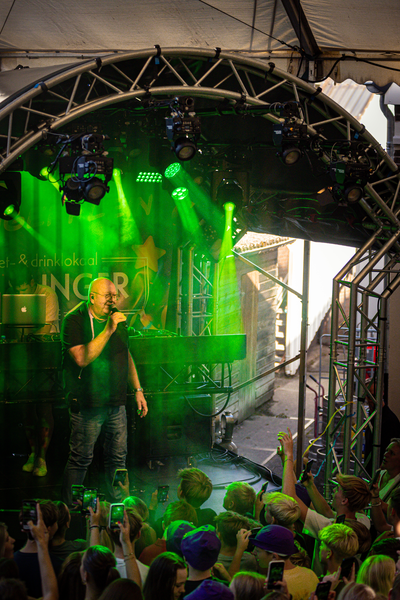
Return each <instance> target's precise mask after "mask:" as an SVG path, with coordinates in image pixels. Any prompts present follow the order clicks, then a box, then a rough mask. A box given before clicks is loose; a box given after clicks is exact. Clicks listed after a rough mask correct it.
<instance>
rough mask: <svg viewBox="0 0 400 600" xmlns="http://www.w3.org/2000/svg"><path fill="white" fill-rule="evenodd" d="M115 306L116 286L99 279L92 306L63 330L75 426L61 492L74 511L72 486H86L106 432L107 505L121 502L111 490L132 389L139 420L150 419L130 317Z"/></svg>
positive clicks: (120, 463)
mask: <svg viewBox="0 0 400 600" xmlns="http://www.w3.org/2000/svg"><path fill="white" fill-rule="evenodd" d="M116 302H117V292H116V288H115V285H114V284H113V282H112V281H110V280H109V279H105V278H99V279H95V280H94V281H92V283H91V285H90V287H89V294H88V300H87V303H81V304H79V305H78V306H77V307H76V308H75V309H74V310H73V311H71V312H70V313H68V314H67V315H66V316H65V319H64V321H63V323H62V327H61V341H62V351H63V375H64V388H65V391H66V395H67V399H68V403H69V411H70V421H71V437H70V453H69V457H68V462H67V465H66V467H65V472H64V482H63V490H62V495H63V500H64V502H66V504H68V506H71V505H72V495H71V486H72V485H82V484H83V482H84V479H85V475H86V471H87V469H88V467H89V465H90V464H91V462H92V459H93V448H94V445H95V443H96V440H97V438H98V436H99V434H100V430H101V428H102V427H103V430H104V433H105V440H104V447H103V450H104V463H105V475H106V486H107V493H108V496H109V498H108V499H109V500H112V501H114V502H115V501H117V502H118V501H121V499H120V489H119V488H115V487H113V486H112V480H113V476H114V472H115V469H121V468H125V462H126V454H127V424H126V410H125V405H126V396H127V388H128V384H129V385H130V387H131V388H133V390H134V393H135V400H136V403H137V408H138V412H139V414H140V415H141V417H145V416H146V414H147V403H146V400H145V397H144V395H143V390H142V388H141V386H140V381H139V377H138V373H137V370H136V367H135V363H134V362H133V359H132V356H131V354H130V352H129V337H128V331H127V328H126V326H125V321H126V317H125V315H124V314H123V313H121V312H119V311H118V310H115V309H116ZM114 311H115V312H114ZM120 323H122V325H119V324H120Z"/></svg>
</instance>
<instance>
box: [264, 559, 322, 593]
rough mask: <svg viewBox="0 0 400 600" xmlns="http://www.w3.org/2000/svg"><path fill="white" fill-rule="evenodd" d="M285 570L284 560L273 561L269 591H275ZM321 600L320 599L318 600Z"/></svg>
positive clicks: (270, 566)
mask: <svg viewBox="0 0 400 600" xmlns="http://www.w3.org/2000/svg"><path fill="white" fill-rule="evenodd" d="M284 568H285V561H284V560H272V561H271V562H270V563H269V565H268V585H267V589H269V590H273V589H274V588H275V584H276V582H277V581H282V579H283V570H284ZM318 600H319V599H318Z"/></svg>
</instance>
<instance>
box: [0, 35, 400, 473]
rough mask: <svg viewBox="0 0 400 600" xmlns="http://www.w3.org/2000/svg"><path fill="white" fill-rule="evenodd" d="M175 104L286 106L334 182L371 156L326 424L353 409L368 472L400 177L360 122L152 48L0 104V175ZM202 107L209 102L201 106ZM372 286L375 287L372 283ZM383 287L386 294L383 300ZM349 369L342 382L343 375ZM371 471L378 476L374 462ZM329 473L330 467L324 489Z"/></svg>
mask: <svg viewBox="0 0 400 600" xmlns="http://www.w3.org/2000/svg"><path fill="white" fill-rule="evenodd" d="M176 96H177V97H181V96H190V97H193V98H195V99H196V102H197V100H199V103H198V105H197V104H196V113H197V114H198V115H199V116H200V117H201V119H202V122H203V120H204V121H206V118H207V116H214V117H215V116H218V115H220V114H233V115H237V116H238V117H241V116H245V115H256V116H261V117H263V118H264V119H266V120H268V121H270V122H271V123H272V124H275V125H279V124H284V123H287V117H286V116H285V115H284V114H283V113H284V105H285V103H294V104H295V105H296V107H297V110H296V115H294V116H293V115H292V116H291V118H290V123H291V125H293V127H298V126H300V125H301V127H302V135H303V136H304V138H306V141H307V144H308V151H309V153H310V155H311V154H312V155H313V157H314V158H315V160H316V161H317V162H319V163H320V165H321V168H323V169H324V172H327V167H328V166H329V165H330V164H332V161H333V159H335V158H336V160H337V155H338V153H337V148H338V146H340V144H341V143H343V142H346V141H348V142H349V143H353V142H357V141H359V142H360V144H362V145H363V147H364V148H365V149H366V150H367V151H368V152H369V151H371V152H370V153H369V176H368V183H367V184H366V185H365V187H364V194H365V195H364V198H363V199H362V200H361V201H360V202H359V203H358V204H357V210H359V211H360V213H361V215H362V217H361V226H362V227H363V228H364V229H363V230H364V233H365V231H367V232H368V230H370V232H371V237H370V239H369V240H368V241H367V242H366V243H365V244H364V245H363V247H362V248H361V250H359V251H358V252H357V254H356V255H355V257H354V258H353V260H351V261H350V262H349V263H348V265H346V266H345V267H344V269H343V270H342V271H341V272H340V273H339V274H338V276H337V277H336V278H335V282H334V295H333V318H332V359H331V372H330V392H329V415H328V420H329V419H330V418H331V417H332V416H333V413H334V412H335V410H336V403H337V401H338V399H339V396H342V397H343V399H345V401H346V406H345V408H344V422H345V426H344V429H345V434H344V439H345V443H344V455H343V459H342V465H343V469H344V470H346V471H347V470H348V468H349V464H350V458H351V457H352V458H354V460H356V464H357V465H358V466H357V468H358V467H359V468H361V465H359V456H360V454H359V441H358V440H359V436H358V438H357V437H354V438H352V437H351V436H352V431H353V428H352V419H353V418H354V417H353V416H352V415H353V413H354V412H355V413H356V415H357V418H356V424H355V429H356V433H357V432H358V431H359V430H360V427H361V426H362V423H361V422H362V419H363V415H362V408H361V403H360V402H358V400H356V401H354V394H355V393H356V395H357V398H358V395H360V396H361V397H364V396H365V394H367V393H368V394H370V392H367V390H366V389H365V370H366V368H369V367H371V366H372V367H373V368H374V369H376V370H377V373H378V376H377V377H378V386H377V392H376V396H375V401H376V406H377V409H376V416H375V428H374V436H375V442H378V441H379V440H378V438H377V436H378V435H379V433H378V432H379V426H378V425H379V419H380V398H381V393H380V392H381V390H382V382H383V370H382V366H383V361H384V346H385V328H384V326H383V324H384V323H385V319H386V307H387V298H388V297H389V295H390V294H391V293H392V291H393V290H394V289H395V288H396V287H397V285H398V284H399V282H400V275H399V274H398V273H397V271H396V266H397V264H398V259H399V256H400V243H399V241H398V240H399V237H400V221H399V218H398V215H399V212H400V211H399V202H398V194H399V185H400V184H399V177H400V176H399V170H398V167H397V165H396V164H395V163H394V162H393V160H392V159H391V158H390V157H389V156H388V155H387V154H386V152H385V151H384V150H383V149H382V148H381V147H380V146H379V144H378V143H377V142H376V140H375V139H374V138H373V137H372V136H371V135H370V134H369V133H368V132H367V131H366V130H365V127H364V126H363V125H362V124H360V123H359V122H358V121H357V120H356V119H355V118H353V117H352V116H351V115H349V114H348V113H347V112H346V111H345V110H343V109H342V108H341V107H339V106H338V105H337V104H336V103H335V102H333V101H332V100H331V99H330V98H328V97H327V96H325V95H324V94H323V93H321V91H320V90H319V89H315V87H314V86H312V85H310V84H308V83H306V82H304V81H302V80H300V79H298V78H296V77H295V76H293V75H291V74H289V73H287V72H284V71H281V70H279V69H278V68H276V67H275V65H274V64H272V63H267V62H265V61H262V60H257V59H251V58H247V57H244V56H239V55H236V54H234V53H227V52H222V51H220V50H219V49H217V50H209V49H190V48H183V49H182V48H165V49H161V48H160V47H155V48H152V49H147V50H142V51H137V52H131V53H114V54H111V55H109V56H102V57H101V58H98V59H97V60H86V61H83V62H80V63H79V64H74V65H72V66H64V67H62V68H59V67H57V68H55V72H54V74H51V75H48V76H46V77H45V78H44V79H42V80H38V81H34V82H33V83H32V85H31V86H30V87H29V88H26V87H25V88H24V89H21V90H20V91H19V92H16V93H14V94H13V95H12V96H10V97H9V98H7V99H6V100H5V101H3V102H2V103H1V104H0V174H1V173H2V172H4V171H5V170H7V169H8V168H9V167H10V166H11V165H12V163H13V162H14V161H15V160H16V159H17V158H18V157H19V156H20V155H21V154H23V153H25V152H26V151H27V150H29V149H30V148H31V147H33V146H35V145H37V144H40V143H41V142H46V141H48V140H49V139H54V138H52V136H54V135H58V134H57V132H60V133H63V132H64V131H63V129H64V128H66V129H67V130H68V126H70V124H71V123H72V122H73V121H76V120H79V119H81V118H82V117H84V116H86V115H90V114H91V113H95V112H96V111H102V109H106V108H111V107H113V108H114V109H115V110H116V109H117V108H122V107H124V108H125V109H128V110H129V111H130V114H131V115H133V116H134V117H135V116H137V117H138V118H141V117H143V116H144V115H149V114H151V113H152V112H157V111H159V110H164V111H165V109H166V108H167V107H168V105H169V104H168V103H169V102H171V101H172V100H173V99H174V97H176ZM200 99H205V100H207V102H206V103H204V102H203V103H202V102H201V101H200ZM259 135H260V137H259V140H258V142H259V144H260V145H263V144H266V145H268V144H269V146H271V141H270V140H267V141H266V140H265V139H264V138H263V135H264V134H263V132H262V131H260V134H259ZM207 141H208V140H207V135H206V133H204V132H202V136H201V139H200V140H199V143H200V145H202V146H203V147H204V149H205V150H207ZM223 142H224V140H222V142H221V143H223ZM210 152H212V148H211V149H210ZM265 207H268V200H267V199H266V200H265V202H262V203H261V202H260V205H259V206H257V209H259V210H260V211H262V210H264V209H265ZM306 218H307V215H306ZM351 226H352V224H351V223H350V227H351ZM365 237H366V236H365ZM338 241H340V239H338ZM383 257H386V260H387V264H386V266H385V269H384V270H382V269H380V268H379V267H378V263H379V260H380V259H381V258H383ZM356 265H359V266H360V269H361V270H360V273H359V274H358V275H357V276H356V277H355V279H354V280H353V281H352V282H348V281H347V280H346V275H347V274H348V273H349V271H351V270H352V269H353V267H354V266H356ZM192 276H193V277H194V271H193V272H192ZM203 277H205V280H207V281H209V279H208V276H205V275H204V273H203V272H202V271H201V270H200V271H199V272H198V280H199V281H205V280H204V279H203ZM366 278H369V279H368V281H367V283H365V280H366ZM381 283H383V289H384V291H383V292H382V291H379V292H378V291H377V290H378V286H379V285H380V284H381ZM341 285H348V286H350V290H351V294H350V296H351V298H350V308H349V310H348V311H347V312H346V310H345V308H344V307H343V306H341V304H340V301H339V291H340V287H341ZM200 287H201V286H200ZM207 294H208V292H207ZM371 297H373V298H377V300H378V306H379V308H378V311H377V314H376V315H375V317H373V318H371V317H370V316H369V313H368V303H369V300H370V298H371ZM192 306H193V304H192ZM202 310H203V309H202ZM200 312H201V311H200ZM207 312H208V309H205V310H204V312H203V313H201V314H202V316H201V319H203V321H202V326H201V327H199V331H200V330H203V331H205V330H206V329H207V327H209V325H208V324H207V319H208V317H207V318H206V315H207ZM193 317H194V315H193V314H192V315H189V316H187V317H186V318H187V322H186V323H185V324H184V327H182V329H183V330H185V331H187V332H189V331H191V332H192V333H193V329H194V327H193ZM201 319H199V322H200V320H201ZM342 321H343V323H344V324H345V327H346V329H347V330H348V342H346V344H344V343H342V342H341V341H340V339H341V329H342ZM357 329H359V330H360V336H359V337H357V336H356V331H357ZM371 330H372V331H374V332H375V334H374V338H373V340H374V341H373V343H372V342H371V341H370V337H369V336H370V331H371ZM371 345H373V346H374V347H375V348H376V350H377V351H376V357H375V358H374V360H373V365H368V360H367V358H366V349H367V347H369V346H371ZM339 347H340V348H342V349H343V348H345V358H342V356H339ZM342 363H343V364H342ZM343 365H345V372H346V375H345V377H342V376H341V375H340V374H339V372H340V371H341V370H342V367H343ZM339 366H340V367H341V369H339V368H338V367H339ZM354 381H355V382H356V389H355V386H354ZM334 439H335V438H334V427H333V424H332V425H331V426H330V427H329V433H328V438H327V448H332V446H333V442H334ZM356 446H357V452H355V447H356ZM356 455H357V456H358V458H356ZM373 464H374V466H376V456H375V458H374V463H373ZM332 471H333V465H331V462H330V461H329V460H328V461H327V471H326V472H327V481H328V480H329V479H330V477H331V475H332Z"/></svg>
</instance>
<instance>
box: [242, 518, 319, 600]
mask: <svg viewBox="0 0 400 600" xmlns="http://www.w3.org/2000/svg"><path fill="white" fill-rule="evenodd" d="M250 541H251V542H252V544H253V546H254V551H253V553H254V555H255V557H256V560H257V564H258V572H259V573H262V574H263V575H267V579H268V589H274V590H278V591H280V587H279V582H282V580H283V579H285V582H286V584H287V588H288V592H289V594H291V595H292V600H308V598H309V596H310V594H311V593H312V592H313V591H314V590H315V588H316V587H317V584H318V577H317V576H316V574H315V573H314V572H313V571H312V570H311V569H307V568H306V567H299V566H296V565H294V564H293V563H292V562H291V560H290V557H291V556H292V555H293V554H295V553H296V552H297V548H296V546H295V543H294V537H293V533H292V532H291V531H289V529H286V528H285V527H281V525H267V526H266V527H263V528H262V529H260V531H259V532H258V533H257V535H256V536H255V537H254V538H252V537H251V538H250ZM277 585H278V587H276V586H277Z"/></svg>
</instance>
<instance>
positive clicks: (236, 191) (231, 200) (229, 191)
mask: <svg viewBox="0 0 400 600" xmlns="http://www.w3.org/2000/svg"><path fill="white" fill-rule="evenodd" d="M216 200H217V203H218V205H219V206H220V207H224V208H225V205H226V204H232V205H233V206H234V207H235V208H236V211H237V212H238V211H240V210H241V209H242V207H243V188H242V186H241V185H239V183H238V181H237V180H236V179H222V180H221V182H220V184H219V186H218V188H217V194H216Z"/></svg>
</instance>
